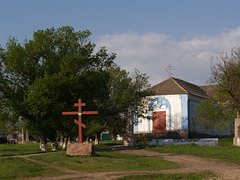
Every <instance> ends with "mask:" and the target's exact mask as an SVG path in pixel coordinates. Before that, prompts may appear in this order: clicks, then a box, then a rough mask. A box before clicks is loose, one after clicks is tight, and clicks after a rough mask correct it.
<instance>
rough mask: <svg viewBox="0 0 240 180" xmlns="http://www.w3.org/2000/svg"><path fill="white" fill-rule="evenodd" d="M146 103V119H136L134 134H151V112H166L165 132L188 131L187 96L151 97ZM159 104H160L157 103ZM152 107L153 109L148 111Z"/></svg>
mask: <svg viewBox="0 0 240 180" xmlns="http://www.w3.org/2000/svg"><path fill="white" fill-rule="evenodd" d="M149 99H150V100H148V101H147V102H146V104H147V105H146V109H148V110H147V111H146V114H145V116H146V118H138V123H137V124H135V125H134V133H136V134H137V133H151V132H152V130H153V121H152V112H153V111H165V112H166V130H167V131H176V130H188V95H187V94H180V95H162V96H152V97H150V98H149ZM159 102H160V103H159ZM150 105H152V106H153V108H152V109H149V106H150Z"/></svg>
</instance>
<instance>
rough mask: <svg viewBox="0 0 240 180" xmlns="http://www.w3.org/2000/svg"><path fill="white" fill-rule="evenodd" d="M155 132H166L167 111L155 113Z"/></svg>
mask: <svg viewBox="0 0 240 180" xmlns="http://www.w3.org/2000/svg"><path fill="white" fill-rule="evenodd" d="M152 115H153V132H154V133H161V132H166V111H156V112H153V114H152Z"/></svg>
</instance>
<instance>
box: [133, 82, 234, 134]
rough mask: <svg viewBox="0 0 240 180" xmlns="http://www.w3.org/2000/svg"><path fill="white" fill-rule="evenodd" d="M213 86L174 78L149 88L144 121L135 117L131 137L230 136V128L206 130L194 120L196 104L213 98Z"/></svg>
mask: <svg viewBox="0 0 240 180" xmlns="http://www.w3.org/2000/svg"><path fill="white" fill-rule="evenodd" d="M215 87H216V85H209V86H197V85H194V84H191V83H189V82H186V81H183V80H180V79H177V78H173V77H171V78H169V79H167V80H165V81H163V82H161V83H159V84H157V85H155V86H153V87H151V88H150V90H152V91H153V92H154V96H151V97H150V100H148V101H147V103H146V114H145V115H146V118H145V117H144V118H143V117H139V118H138V117H135V118H136V119H135V120H137V123H136V124H135V125H134V134H159V136H168V137H170V138H182V137H189V136H191V135H192V136H220V135H221V136H224V135H231V134H232V131H231V130H230V129H229V130H228V131H219V130H217V129H216V128H213V129H208V130H205V129H204V128H203V127H202V125H201V123H199V122H197V120H196V113H195V111H196V109H197V104H199V103H200V102H201V101H202V100H204V99H206V98H214V96H215V90H214V88H215Z"/></svg>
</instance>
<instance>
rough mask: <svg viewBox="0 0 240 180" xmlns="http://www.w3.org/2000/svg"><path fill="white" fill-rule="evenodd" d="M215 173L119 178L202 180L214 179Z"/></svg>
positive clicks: (125, 178)
mask: <svg viewBox="0 0 240 180" xmlns="http://www.w3.org/2000/svg"><path fill="white" fill-rule="evenodd" d="M214 178H216V176H215V174H213V173H212V172H209V171H205V172H201V173H187V174H148V175H133V176H125V177H122V178H118V179H117V180H139V179H141V180H159V179H161V180H180V179H182V180H200V179H214Z"/></svg>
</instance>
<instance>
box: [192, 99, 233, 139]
mask: <svg viewBox="0 0 240 180" xmlns="http://www.w3.org/2000/svg"><path fill="white" fill-rule="evenodd" d="M203 100H204V98H200V97H197V96H192V95H190V96H189V102H188V104H189V130H190V133H191V134H193V135H197V136H227V135H231V134H232V132H231V130H230V129H229V130H228V131H222V130H218V129H217V128H211V129H205V128H203V126H202V124H201V122H200V121H198V120H197V115H196V112H195V111H196V110H197V105H198V104H199V103H201V101H203Z"/></svg>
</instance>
